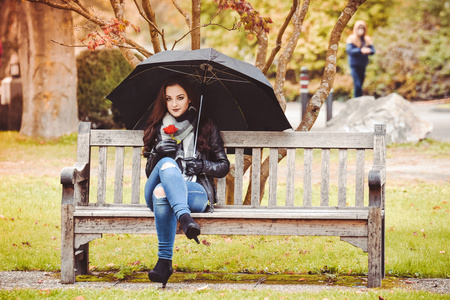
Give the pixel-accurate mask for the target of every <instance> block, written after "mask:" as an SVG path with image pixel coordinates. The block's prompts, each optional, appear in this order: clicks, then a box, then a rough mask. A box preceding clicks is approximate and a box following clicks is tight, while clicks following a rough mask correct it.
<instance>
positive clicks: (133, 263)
mask: <svg viewBox="0 0 450 300" xmlns="http://www.w3.org/2000/svg"><path fill="white" fill-rule="evenodd" d="M140 264H141V261H140V260H136V261H133V262H132V263H130V265H132V266H138V265H140Z"/></svg>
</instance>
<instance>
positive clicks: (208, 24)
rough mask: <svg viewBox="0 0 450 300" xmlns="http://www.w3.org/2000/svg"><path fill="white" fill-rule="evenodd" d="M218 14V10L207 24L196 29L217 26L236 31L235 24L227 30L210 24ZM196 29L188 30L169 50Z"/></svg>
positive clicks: (215, 24)
mask: <svg viewBox="0 0 450 300" xmlns="http://www.w3.org/2000/svg"><path fill="white" fill-rule="evenodd" d="M220 12H221V11H220V10H219V11H217V12H216V13H215V14H214V16H212V18H211V19H210V20H209V23H207V24H203V25H199V26H198V28H201V27H208V26H219V27H222V28H223V29H225V30H228V31H233V30H237V26H236V24H234V25H233V27H231V28H227V27H225V26H223V25H221V24H218V23H213V22H212V21H213V19H214V18H215V17H216V16H217V15H218V14H219V13H220ZM196 29H197V27H195V28H192V29H191V30H189V31H188V32H186V33H185V34H184V35H183V36H182V37H181V38H179V39H177V40H175V42H174V43H173V46H172V49H171V50H173V49H175V46H176V44H178V43H179V42H180V41H181V40H183V39H184V38H185V37H186V36H188V35H189V34H190V33H191V32H192V31H194V30H196Z"/></svg>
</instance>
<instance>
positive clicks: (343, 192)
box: [338, 149, 347, 207]
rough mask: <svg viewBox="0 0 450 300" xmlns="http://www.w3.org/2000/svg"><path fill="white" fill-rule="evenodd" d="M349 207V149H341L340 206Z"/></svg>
mask: <svg viewBox="0 0 450 300" xmlns="http://www.w3.org/2000/svg"><path fill="white" fill-rule="evenodd" d="M346 205H347V149H339V174H338V206H341V207H342V206H346Z"/></svg>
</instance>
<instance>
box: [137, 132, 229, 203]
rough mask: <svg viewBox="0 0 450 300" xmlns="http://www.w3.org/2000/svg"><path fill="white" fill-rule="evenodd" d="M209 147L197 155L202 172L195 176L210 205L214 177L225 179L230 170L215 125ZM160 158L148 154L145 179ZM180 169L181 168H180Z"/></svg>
mask: <svg viewBox="0 0 450 300" xmlns="http://www.w3.org/2000/svg"><path fill="white" fill-rule="evenodd" d="M160 141H161V136H160V135H158V138H157V142H156V144H158V143H159V142H160ZM209 146H210V150H209V151H208V152H200V153H199V154H198V157H199V158H200V159H202V160H203V172H202V173H201V174H199V175H198V176H197V182H199V183H200V184H202V186H203V187H204V188H205V190H206V192H207V193H208V198H209V201H210V203H215V202H216V188H215V184H214V177H216V178H221V177H225V176H226V175H227V174H228V172H229V170H230V162H229V160H228V158H227V154H226V153H225V149H224V147H223V140H222V137H221V136H220V131H219V128H218V127H217V126H216V125H214V126H213V129H212V130H211V135H210V138H209ZM161 158H162V157H161V156H159V155H158V154H156V153H155V152H154V151H153V150H152V151H151V152H150V155H149V156H148V158H147V165H146V167H145V173H146V175H147V178H148V177H149V176H150V173H151V172H152V171H153V168H154V167H155V166H156V164H157V163H158V161H159V160H160V159H161ZM179 166H180V165H179ZM180 168H182V166H180ZM182 171H183V170H182Z"/></svg>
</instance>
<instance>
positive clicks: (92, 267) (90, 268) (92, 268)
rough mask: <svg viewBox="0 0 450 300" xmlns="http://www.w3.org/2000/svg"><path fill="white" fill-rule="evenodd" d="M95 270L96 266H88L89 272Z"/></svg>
mask: <svg viewBox="0 0 450 300" xmlns="http://www.w3.org/2000/svg"><path fill="white" fill-rule="evenodd" d="M95 269H97V266H89V271H92V270H95Z"/></svg>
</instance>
